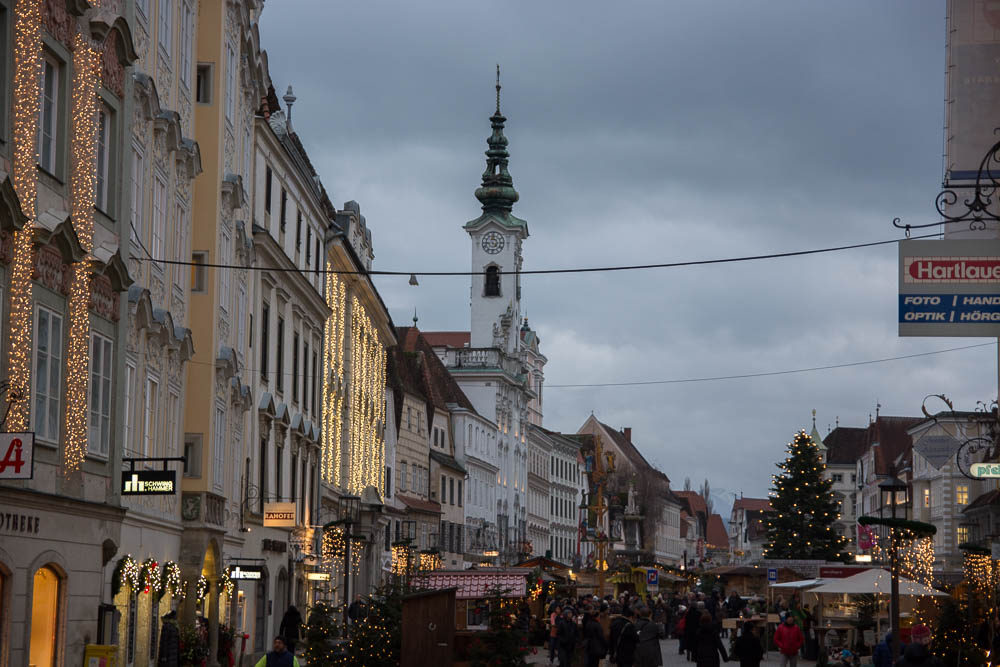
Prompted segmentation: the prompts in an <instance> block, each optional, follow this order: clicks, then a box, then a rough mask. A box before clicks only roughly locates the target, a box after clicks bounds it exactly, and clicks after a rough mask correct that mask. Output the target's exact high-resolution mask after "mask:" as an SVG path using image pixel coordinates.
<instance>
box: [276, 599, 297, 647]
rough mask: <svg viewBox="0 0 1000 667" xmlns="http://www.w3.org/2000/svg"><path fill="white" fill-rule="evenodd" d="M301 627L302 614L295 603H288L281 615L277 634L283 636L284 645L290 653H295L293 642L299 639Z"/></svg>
mask: <svg viewBox="0 0 1000 667" xmlns="http://www.w3.org/2000/svg"><path fill="white" fill-rule="evenodd" d="M301 627H302V614H300V613H299V610H298V609H296V608H295V605H290V606H289V607H288V611H286V612H285V615H284V616H282V617H281V625H279V626H278V634H280V635H281V636H282V637H283V638H284V641H285V646H286V647H288V650H289V652H291V653H295V644H296V643H297V642H298V641H299V628H301Z"/></svg>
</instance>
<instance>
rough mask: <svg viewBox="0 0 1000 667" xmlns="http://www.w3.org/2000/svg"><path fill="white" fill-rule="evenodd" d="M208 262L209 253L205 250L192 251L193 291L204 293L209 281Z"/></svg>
mask: <svg viewBox="0 0 1000 667" xmlns="http://www.w3.org/2000/svg"><path fill="white" fill-rule="evenodd" d="M207 262H208V253H207V252H205V251H204V250H197V251H195V252H192V253H191V291H192V292H199V293H202V292H204V291H205V288H206V283H207V281H208V276H207V272H208V269H207V267H206V266H205V264H206V263H207Z"/></svg>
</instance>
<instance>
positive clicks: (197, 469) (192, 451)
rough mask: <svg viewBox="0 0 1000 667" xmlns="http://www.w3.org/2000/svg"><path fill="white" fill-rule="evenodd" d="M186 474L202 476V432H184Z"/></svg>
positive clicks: (193, 476) (186, 475)
mask: <svg viewBox="0 0 1000 667" xmlns="http://www.w3.org/2000/svg"><path fill="white" fill-rule="evenodd" d="M184 476H185V477H191V478H197V477H201V433H185V434H184Z"/></svg>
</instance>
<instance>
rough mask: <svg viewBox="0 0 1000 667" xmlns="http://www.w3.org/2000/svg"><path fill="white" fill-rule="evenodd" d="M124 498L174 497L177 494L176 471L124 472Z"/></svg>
mask: <svg viewBox="0 0 1000 667" xmlns="http://www.w3.org/2000/svg"><path fill="white" fill-rule="evenodd" d="M121 491H122V495H123V496H172V495H174V494H175V493H177V472H176V471H174V470H125V471H123V472H122V489H121Z"/></svg>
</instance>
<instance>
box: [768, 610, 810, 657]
mask: <svg viewBox="0 0 1000 667" xmlns="http://www.w3.org/2000/svg"><path fill="white" fill-rule="evenodd" d="M804 641H805V639H804V638H803V636H802V631H801V630H799V626H797V625H795V617H794V616H792V615H791V614H785V620H784V622H783V623H782V624H781V625H779V626H778V628H777V629H776V630H775V631H774V645H775V646H777V647H778V651H779V653H780V654H781V667H795V665H796V663H797V661H798V658H799V649H800V648H802V643H803V642H804Z"/></svg>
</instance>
